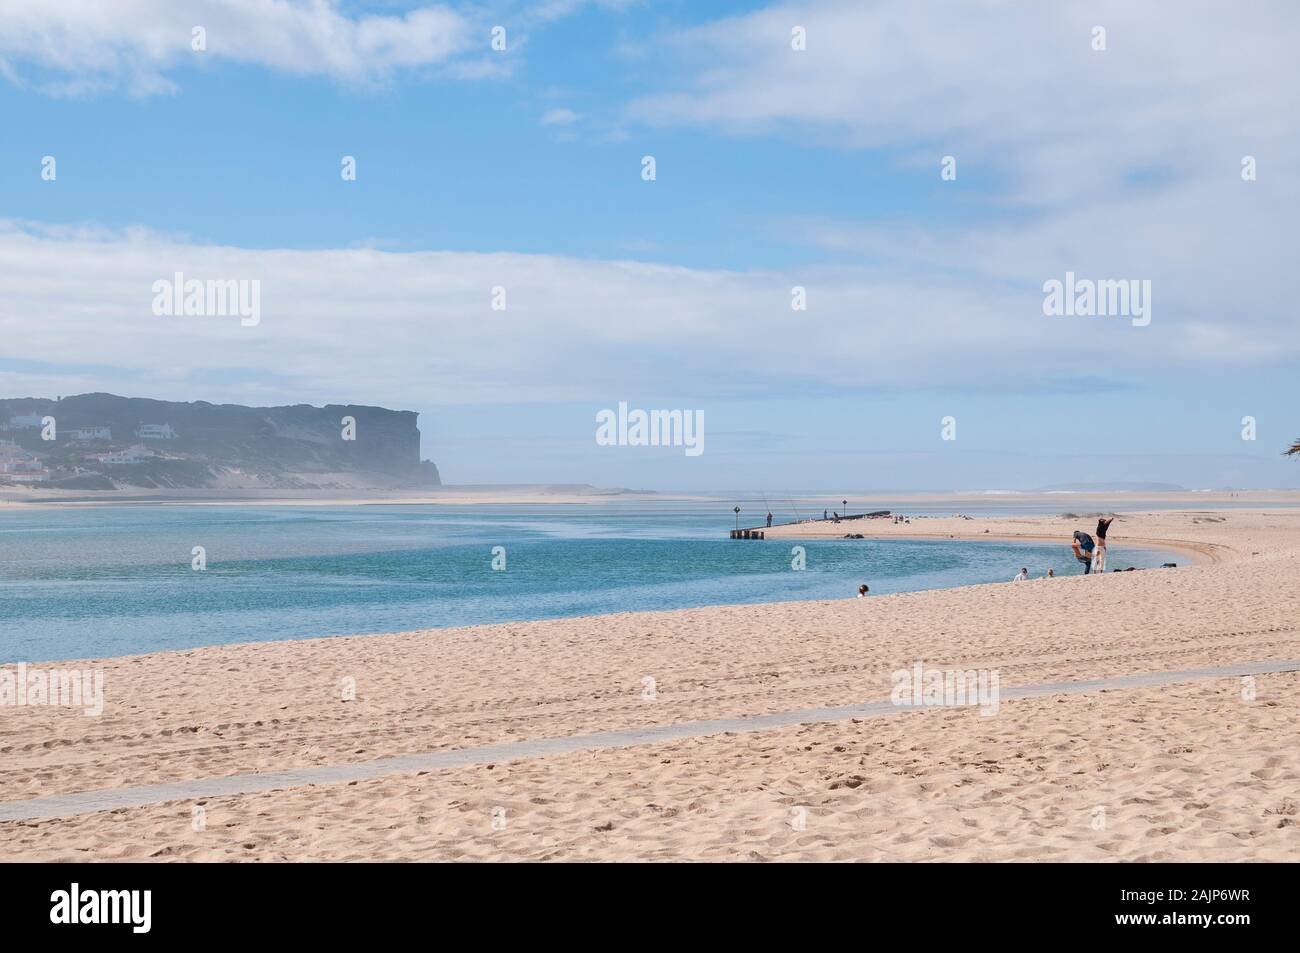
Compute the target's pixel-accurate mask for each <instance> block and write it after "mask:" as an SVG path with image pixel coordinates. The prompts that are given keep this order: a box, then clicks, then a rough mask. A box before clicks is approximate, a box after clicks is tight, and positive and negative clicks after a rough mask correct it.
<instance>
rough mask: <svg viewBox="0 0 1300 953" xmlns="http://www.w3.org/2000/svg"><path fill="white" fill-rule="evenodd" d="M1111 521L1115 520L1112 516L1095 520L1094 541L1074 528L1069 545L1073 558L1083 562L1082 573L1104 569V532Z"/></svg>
mask: <svg viewBox="0 0 1300 953" xmlns="http://www.w3.org/2000/svg"><path fill="white" fill-rule="evenodd" d="M1113 522H1115V517H1113V516H1112V517H1110V518H1109V519H1107V518H1105V517H1102V518H1101V519H1099V520H1097V539H1096V540H1095V541H1094V540H1093V538H1092V537H1091V536H1089V535H1088V534H1087V533H1085V532H1082V531H1081V530H1077V529H1076V530H1075V531H1074V542H1073V543H1071V544H1070V545H1071V548H1073V549H1074V558H1075V559H1077V560H1079V562H1081V563H1083V574H1084V575H1085V576H1087V575H1089V574H1090V573H1093V572H1105V571H1106V532H1107V530H1109V529H1110V524H1111V523H1113Z"/></svg>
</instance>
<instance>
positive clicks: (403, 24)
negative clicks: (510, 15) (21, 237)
mask: <svg viewBox="0 0 1300 953" xmlns="http://www.w3.org/2000/svg"><path fill="white" fill-rule="evenodd" d="M195 27H202V28H203V29H204V30H205V31H206V45H207V49H206V50H205V51H195V50H194V49H192V46H191V42H192V36H193V34H192V31H193V30H194V28H195ZM469 34H470V30H469V26H468V24H467V21H466V20H465V18H463V17H462V16H461V15H460V14H458V13H456V12H455V11H453V10H450V9H448V8H447V7H444V6H424V7H421V8H418V9H414V10H411V11H409V12H407V13H404V14H401V15H388V16H356V17H350V16H347V15H346V14H344V13H343V12H342V11H341V10H340V5H339V3H338V0H114V2H112V3H105V2H102V0H58V2H48V3H22V4H4V5H2V6H0V60H3V61H5V62H6V66H5V68H4V70H3V72H4V73H5V75H6V76H7V77H9V78H10V79H11V81H13V80H16V81H19V82H23V83H26V84H30V85H33V86H36V87H37V88H39V89H41V90H43V91H45V92H49V93H54V94H60V93H63V94H68V93H82V92H89V91H95V90H97V89H103V88H109V87H113V86H116V85H118V84H126V85H128V86H129V87H130V89H131V90H132V92H134V93H136V94H138V95H149V94H152V93H157V92H165V91H168V90H171V89H174V88H175V86H174V83H173V81H172V80H171V79H169V78H168V75H167V73H168V71H170V70H173V69H175V68H176V67H179V66H182V65H184V64H197V65H200V66H201V65H204V64H206V63H208V62H211V61H215V60H230V61H234V62H238V63H251V64H257V65H259V66H264V67H267V68H269V69H273V70H277V71H280V72H286V73H292V74H299V75H322V76H329V77H332V78H334V79H337V80H340V81H346V82H375V81H378V80H382V79H384V78H385V77H387V76H388V75H390V74H392V73H393V72H395V71H397V70H403V69H411V68H417V67H429V66H435V65H438V64H443V63H446V62H447V61H448V60H449V59H451V58H452V57H453V56H454V55H455V54H457V53H459V52H462V51H463V50H465V49H466V48H467V46H468V45H469V43H470V40H471V37H470V35H469ZM486 44H487V40H486V38H484V40H483V47H484V48H485V49H486ZM33 67H34V68H35V69H33ZM33 74H34V75H33Z"/></svg>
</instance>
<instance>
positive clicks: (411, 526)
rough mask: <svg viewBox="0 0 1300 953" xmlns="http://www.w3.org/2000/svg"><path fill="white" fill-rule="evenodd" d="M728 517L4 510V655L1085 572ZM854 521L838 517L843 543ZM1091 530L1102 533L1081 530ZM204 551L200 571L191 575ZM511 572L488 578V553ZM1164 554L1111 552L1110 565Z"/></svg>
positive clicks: (722, 510) (81, 654)
mask: <svg viewBox="0 0 1300 953" xmlns="http://www.w3.org/2000/svg"><path fill="white" fill-rule="evenodd" d="M733 525H734V517H733V515H732V514H731V512H730V508H729V507H720V506H719V505H718V504H716V503H709V504H652V505H647V504H636V505H632V504H622V505H619V504H611V505H599V506H593V505H585V506H474V507H460V506H454V507H453V506H353V507H318V506H304V507H292V506H288V507H262V506H255V507H235V506H214V507H197V506H196V507H174V506H167V507H95V508H86V509H45V510H23V509H21V508H18V507H9V508H6V509H5V510H3V511H0V662H15V661H20V660H26V661H40V660H49V659H60V658H93V657H105V656H111V655H127V654H135V653H140V652H153V651H159V650H166V649H186V648H192V647H194V646H199V645H216V644H222V643H229V642H256V641H268V640H276V639H296V638H308V637H315V636H322V635H339V634H355V633H366V632H391V631H397V630H403V629H417V628H434V627H442V626H453V625H465V624H471V623H481V622H502V621H509V620H519V619H546V618H555V617H561V616H574V615H587V614H592V613H602V612H622V611H628V610H639V609H675V608H684V607H690V606H702V605H713V604H723V603H760V602H777V601H784V600H792V599H837V598H846V597H850V596H852V595H854V594H855V592H856V590H857V587H858V584H859V583H861V582H866V583H868V584H869V585H870V586H871V591H872V593H873V594H883V593H889V592H899V591H904V590H919V589H933V588H940V587H945V586H958V585H967V584H970V583H983V582H1005V581H1007V580H1009V579H1010V578H1011V577H1012V575H1014V574H1015V573H1016V572H1017V571H1018V570H1019V568H1020V567H1021V566H1027V567H1029V569H1030V572H1031V575H1034V576H1040V575H1043V574H1044V573H1045V572H1046V571H1047V569H1048V567H1053V568H1055V570H1056V572H1057V573H1058V574H1075V573H1078V572H1079V568H1078V565H1079V564H1078V563H1076V562H1075V560H1074V559H1073V557H1072V556H1071V554H1070V549H1069V546H1068V545H1067V541H1066V540H1062V541H1061V543H1060V544H1059V545H1054V544H1036V543H1035V544H1031V543H999V542H991V541H990V542H963V541H954V540H933V541H931V540H917V541H903V540H889V541H875V540H826V541H802V542H799V543H798V545H802V546H804V547H805V548H806V551H807V568H806V570H805V571H803V572H795V571H793V570H792V569H791V558H792V557H791V547H792V546H793V545H795V543H794V542H792V541H788V540H787V541H776V540H766V541H761V542H760V541H733V540H730V539H728V538H727V530H728V529H730V528H731V527H732V526H733ZM851 527H852V524H846V529H845V532H849V531H850V530H851ZM1083 528H1085V529H1090V527H1083ZM196 546H202V547H204V548H205V550H206V555H207V570H206V571H203V572H196V571H194V570H193V569H191V561H192V558H193V557H192V555H191V553H192V551H193V549H194V547H196ZM495 546H504V547H505V550H506V568H505V570H504V571H494V570H493V568H492V549H493V547H495ZM1169 558H1173V557H1169V556H1168V555H1167V554H1164V553H1160V552H1155V551H1150V550H1138V549H1128V548H1126V547H1124V546H1123V544H1122V541H1117V542H1115V543H1113V544H1112V547H1111V556H1110V565H1111V567H1117V566H1129V565H1133V566H1138V567H1150V566H1158V565H1160V563H1161V562H1164V561H1166V560H1167V559H1169Z"/></svg>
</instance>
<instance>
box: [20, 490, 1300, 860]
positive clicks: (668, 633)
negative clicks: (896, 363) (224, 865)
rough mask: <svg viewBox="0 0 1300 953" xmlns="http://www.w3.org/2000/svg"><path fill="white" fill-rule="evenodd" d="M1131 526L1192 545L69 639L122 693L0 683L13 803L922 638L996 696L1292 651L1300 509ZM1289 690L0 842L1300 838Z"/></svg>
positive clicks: (863, 851)
mask: <svg viewBox="0 0 1300 953" xmlns="http://www.w3.org/2000/svg"><path fill="white" fill-rule="evenodd" d="M1092 524H1095V518H1094V519H1091V520H1089V519H1084V518H1079V519H1073V520H1070V519H1064V518H1061V517H1042V518H1038V517H998V518H985V519H980V518H976V519H962V518H914V519H912V521H911V523H910V524H906V525H900V524H894V523H892V522H890V521H888V520H874V521H868V520H860V521H852V522H845V523H841V524H829V523H812V524H799V525H796V526H789V527H775V528H773V529H772V530H771V531H770V534H769V538H781V537H787V536H788V537H790V538H791V539H792V545H793V544H794V542H796V541H797V539H798V538H809V537H814V536H817V535H838V536H843V535H844V534H846V533H859V532H860V533H863V534H864V535H866V536H886V535H898V536H910V537H941V538H946V537H948V536H952V537H958V538H976V539H978V538H986V539H991V538H1016V539H1052V540H1056V541H1060V542H1061V545H1062V546H1065V545H1066V543H1067V541H1068V538H1069V532H1070V530H1072V529H1076V528H1078V529H1085V530H1091V527H1092ZM1111 537H1112V542H1111V557H1110V566H1111V568H1123V566H1124V565H1125V563H1124V560H1123V549H1124V546H1125V545H1132V546H1141V547H1151V546H1157V547H1163V548H1167V549H1169V550H1170V551H1171V552H1173V553H1176V554H1178V555H1175V556H1173V557H1171V558H1173V559H1175V560H1176V561H1178V562H1179V563H1180V566H1179V568H1177V569H1153V570H1145V571H1141V572H1132V573H1107V574H1105V575H1104V576H1090V577H1084V576H1068V577H1058V578H1055V579H1041V578H1032V579H1031V580H1029V581H1027V582H1021V583H1003V584H992V585H982V586H969V587H964V588H959V589H948V590H936V591H929V592H922V593H903V594H897V595H890V596H883V597H872V598H867V599H856V598H846V599H843V600H835V601H826V602H787V603H775V604H770V605H759V606H716V607H710V608H702V609H690V610H680V611H674V612H662V613H625V614H619V615H610V616H599V617H584V618H577V619H562V620H554V621H543V622H526V623H508V624H499V625H490V626H476V627H470V628H461V629H442V630H427V631H416V632H406V633H395V634H390V635H379V636H365V637H346V638H331V639H316V640H307V641H292V642H276V643H263V644H250V645H236V646H221V647H212V648H203V649H197V650H193V651H184V652H174V653H157V654H152V655H142V656H133V657H125V658H116V659H106V660H97V661H96V660H92V661H87V662H82V663H75V664H77V665H80V666H82V667H102V668H103V670H104V677H105V708H104V712H103V714H102V715H101V716H99V717H94V718H91V717H86V716H84V715H83V714H82V713H81V712H79V711H68V710H62V709H54V708H49V707H39V706H28V707H18V708H14V707H8V708H4V709H0V719H2V720H0V754H3V756H4V757H3V759H0V807H8V808H11V809H16V810H19V812H20V813H21V807H22V802H27V801H34V799H41V798H52V797H57V796H59V795H67V794H74V793H78V792H91V791H110V792H111V791H118V792H129V791H131V790H132V789H134V788H138V787H140V786H142V785H153V784H164V783H184V782H187V781H193V780H195V779H209V778H232V779H238V778H246V777H250V776H255V775H258V774H268V773H271V772H279V771H285V770H290V769H309V768H318V767H323V766H334V765H342V766H346V765H356V764H364V763H366V762H370V761H374V760H376V759H380V758H385V757H390V756H395V755H418V754H423V753H429V752H451V751H462V750H464V751H469V750H472V749H475V748H478V747H481V746H489V745H501V744H507V743H513V742H526V741H539V740H543V739H557V738H568V737H572V736H575V735H587V734H594V733H600V732H608V731H611V730H616V729H646V728H653V727H655V726H667V725H680V724H683V723H689V722H695V721H701V720H705V719H721V718H743V717H745V716H755V715H763V714H769V713H780V712H797V711H801V710H804V709H814V708H829V707H837V706H849V705H855V704H863V703H887V702H889V701H890V696H891V675H892V673H894V672H896V671H898V670H901V669H908V668H910V667H912V666H913V665H915V664H916V663H918V662H920V663H924V665H925V666H927V667H930V668H937V669H960V670H963V671H965V670H984V671H994V672H996V673H997V675H998V678H999V683H1000V685H1001V688H1002V690H1003V691H1008V690H1010V689H1013V688H1015V687H1017V686H1041V685H1050V684H1053V683H1068V682H1080V681H1085V680H1095V679H1107V678H1114V677H1120V676H1128V675H1134V674H1139V673H1151V672H1186V671H1192V670H1202V669H1208V668H1212V667H1216V666H1229V665H1236V664H1245V663H1257V662H1270V661H1271V662H1277V661H1285V660H1292V659H1300V510H1285V509H1278V510H1267V509H1222V510H1213V509H1210V508H1206V509H1197V510H1181V511H1162V512H1151V513H1127V512H1122V511H1121V512H1120V515H1119V518H1118V519H1117V520H1116V522H1115V524H1114V526H1113V527H1112V530H1111ZM737 545H745V544H744V543H737ZM865 545H870V543H869V541H868V542H866V543H865ZM1190 562H1194V563H1195V564H1194V565H1184V563H1190ZM1029 568H1030V571H1031V576H1037V575H1041V573H1039V572H1037V571H1036V569H1035V567H1029ZM1018 569H1019V567H1017V566H1008V567H1007V578H1008V579H1010V578H1011V576H1012V575H1013V574H1014V573H1015V572H1016V571H1017V570H1018ZM863 581H867V582H869V581H870V580H869V579H868V580H863ZM851 582H854V583H856V580H853V581H851ZM852 588H855V586H854V587H849V586H848V585H846V596H847V595H850V594H851V592H852ZM57 664H58V666H62V667H73V666H74V663H57ZM50 667H56V666H50ZM1297 703H1300V674H1297V673H1295V672H1288V671H1284V672H1276V673H1272V674H1261V675H1258V676H1254V677H1246V678H1243V677H1241V676H1231V677H1210V676H1203V677H1197V678H1188V679H1187V680H1184V681H1179V682H1177V683H1175V684H1168V685H1163V686H1156V687H1144V688H1123V689H1114V690H1103V689H1097V690H1095V691H1086V692H1079V693H1064V692H1061V693H1056V694H1045V695H1041V696H1038V697H1032V698H1021V699H1011V700H1006V701H1004V702H1003V703H1002V704H1001V705H1000V706H999V707H998V710H997V713H996V714H991V715H990V714H981V712H980V711H979V710H978V709H976V708H975V707H971V706H951V705H948V706H932V707H920V708H910V709H902V710H899V711H898V712H897V713H896V714H889V715H884V716H880V717H861V718H848V717H845V718H836V719H834V720H815V719H814V720H812V721H810V723H806V724H793V725H788V726H784V727H779V728H771V729H763V730H753V731H735V730H724V731H702V732H701V733H699V734H691V735H689V736H687V737H677V738H672V739H668V740H663V741H648V742H646V743H644V744H626V745H621V746H618V747H612V746H604V747H595V748H591V749H588V750H579V751H569V752H567V753H560V754H541V755H537V756H531V757H520V758H515V759H509V760H501V761H500V762H492V763H476V764H466V765H463V766H460V767H447V768H440V769H437V770H428V771H394V772H393V773H391V774H385V775H383V776H381V777H371V778H364V779H356V780H351V781H346V780H344V781H339V782H337V783H311V784H299V785H286V786H285V787H283V788H278V789H275V790H270V791H256V792H252V793H242V794H241V793H235V794H228V795H223V796H200V797H181V798H172V799H169V800H167V801H164V802H160V803H147V804H141V805H138V806H132V807H126V808H118V809H116V810H96V811H90V812H78V811H72V810H69V811H68V812H66V813H65V815H64V816H58V817H43V818H39V819H26V820H10V821H6V822H3V823H0V845H2V846H3V849H4V856H5V857H6V858H8V859H11V860H18V859H22V860H102V859H141V860H144V859H174V860H304V859H320V860H323V859H391V860H457V859H479V860H488V859H509V860H542V859H580V860H627V859H644V860H671V859H687V860H691V859H717V860H723V859H726V860H950V861H961V860H1024V859H1031V860H1034V859H1037V860H1230V861H1238V860H1294V859H1296V858H1297V857H1300V753H1297V751H1298V749H1297V745H1296V740H1297V728H1296V720H1295V711H1296V705H1297Z"/></svg>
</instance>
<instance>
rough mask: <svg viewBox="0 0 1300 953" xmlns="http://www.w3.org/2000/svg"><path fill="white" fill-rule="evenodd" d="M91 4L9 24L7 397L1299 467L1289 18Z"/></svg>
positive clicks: (771, 442) (652, 455)
mask: <svg viewBox="0 0 1300 953" xmlns="http://www.w3.org/2000/svg"><path fill="white" fill-rule="evenodd" d="M86 3H89V0H84V2H83V0H59V2H55V3H50V4H45V5H35V4H32V5H24V6H25V7H30V9H22V10H18V11H13V10H8V9H7V10H6V11H4V12H0V116H3V117H4V121H3V122H2V123H0V282H3V287H0V302H4V303H3V304H0V331H2V332H3V335H2V336H0V392H2V393H3V394H4V395H5V396H27V395H34V396H53V395H54V394H66V393H74V392H80V391H86V390H108V391H113V392H116V393H124V394H128V395H132V396H152V397H162V398H168V399H205V400H211V401H215V402H223V401H232V402H244V403H297V402H312V403H318V404H319V403H325V402H356V403H373V404H382V405H384V406H390V407H401V408H405V409H414V410H418V411H420V412H421V414H422V429H423V431H424V434H425V452H426V454H427V455H428V456H430V457H432V458H433V459H435V460H436V461H437V462H438V463H439V465H440V467H441V468H442V470H443V473H444V478H445V479H448V480H450V481H454V482H492V483H501V482H546V481H554V482H591V483H597V484H600V485H620V486H632V487H638V488H656V489H705V488H723V487H726V488H749V489H762V488H763V487H764V486H771V487H781V488H785V489H790V490H795V491H798V490H818V491H820V490H832V489H833V488H835V487H840V486H843V487H845V488H846V489H848V490H855V491H866V490H873V489H874V490H903V489H975V488H1026V489H1027V488H1033V487H1038V486H1043V485H1047V484H1059V483H1076V482H1077V483H1099V482H1118V481H1162V482H1173V483H1181V484H1183V485H1186V486H1189V487H1221V486H1243V487H1264V486H1272V487H1276V486H1300V467H1297V466H1296V465H1295V464H1294V462H1293V461H1284V460H1282V459H1280V457H1279V451H1280V450H1281V449H1282V448H1283V447H1284V446H1285V445H1286V444H1287V443H1289V442H1290V440H1292V439H1293V438H1294V437H1295V436H1296V435H1297V433H1300V413H1298V412H1297V403H1296V400H1295V382H1296V374H1295V371H1296V368H1297V359H1298V357H1300V330H1298V328H1297V322H1296V321H1295V318H1294V297H1295V296H1294V292H1293V290H1292V289H1291V288H1290V286H1289V283H1288V279H1289V276H1290V274H1291V273H1292V272H1293V270H1294V255H1293V253H1292V252H1291V250H1290V247H1291V241H1292V239H1291V232H1292V230H1293V222H1294V219H1295V215H1296V212H1297V211H1300V209H1298V208H1297V204H1298V203H1297V187H1296V185H1295V183H1294V181H1292V179H1293V178H1294V177H1293V176H1291V175H1290V171H1289V170H1291V169H1294V168H1295V165H1294V163H1295V161H1296V160H1297V159H1300V135H1297V129H1296V120H1295V115H1296V111H1295V108H1294V107H1295V101H1294V98H1295V90H1296V89H1297V88H1300V83H1297V79H1298V78H1300V77H1297V75H1296V74H1297V68H1296V66H1295V65H1294V58H1293V57H1292V56H1290V55H1289V50H1290V48H1291V44H1292V43H1293V42H1294V40H1295V39H1296V27H1297V25H1298V20H1300V14H1297V12H1296V11H1295V10H1293V9H1292V7H1291V6H1290V5H1288V4H1284V3H1280V2H1278V3H1269V2H1255V3H1248V4H1246V5H1245V6H1244V7H1242V9H1241V11H1240V12H1239V13H1234V12H1227V11H1224V10H1223V9H1221V8H1219V7H1217V6H1215V5H1213V4H1208V3H1204V4H1199V3H1192V4H1173V3H1152V4H1145V5H1142V6H1141V9H1138V10H1133V9H1130V8H1131V6H1132V5H1131V4H1123V3H1108V2H1102V3H1094V4H1071V3H1065V4H1059V5H1049V7H1047V8H1045V7H1044V6H1043V5H1041V4H1031V3H1025V4H981V3H978V2H976V3H968V4H957V3H943V2H939V3H935V4H928V5H923V6H922V7H919V8H918V6H917V5H915V4H908V3H904V2H902V0H879V2H868V3H847V2H841V3H836V2H814V3H803V4H796V5H790V6H785V5H781V4H750V3H730V4H714V3H711V4H707V5H701V4H689V3H671V2H670V3H650V2H646V3H636V2H629V3H614V2H610V3H582V2H578V0H574V2H557V3H550V4H541V5H539V4H531V5H524V4H519V5H509V4H498V5H493V4H486V5H473V6H456V5H454V4H453V5H441V6H440V5H430V4H423V3H369V4H366V3H344V4H308V3H297V2H288V3H278V4H275V3H270V2H269V0H268V2H267V3H265V4H259V3H243V4H231V3H228V2H222V0H193V2H171V3H163V2H162V0H157V2H154V0H141V2H140V3H138V4H136V5H134V7H132V8H130V9H129V10H128V11H120V12H119V13H118V14H117V19H116V20H115V19H114V17H113V16H108V17H102V16H101V17H91V16H87V15H86V9H83V7H85V4H86ZM133 18H134V19H133ZM198 24H205V25H206V26H205V29H206V30H207V31H208V32H207V38H208V49H207V50H204V51H198V52H196V51H194V50H192V49H191V48H190V37H191V27H192V26H193V25H198ZM1099 24H1104V25H1105V29H1106V49H1104V50H1098V49H1095V48H1094V46H1095V36H1094V33H1093V30H1094V27H1095V26H1097V25H1099ZM495 25H504V26H505V28H506V30H507V46H508V48H507V50H506V51H505V52H494V51H492V50H491V49H490V46H489V41H490V32H491V28H492V27H493V26H495ZM795 27H803V28H804V30H805V32H806V36H807V49H805V50H800V51H796V50H792V49H791V47H790V36H791V30H792V29H793V28H795ZM47 155H48V156H54V157H55V158H56V160H57V178H56V179H55V180H54V181H46V180H43V179H42V178H41V175H40V171H41V161H42V157H44V156H47ZM345 155H351V156H355V157H356V161H357V169H358V175H357V179H356V181H354V182H344V181H342V180H341V177H340V175H339V169H340V160H341V157H342V156H345ZM644 155H653V156H654V157H655V160H656V164H657V177H656V179H655V181H653V182H647V181H644V180H643V179H642V178H641V175H640V164H641V157H642V156H644ZM944 155H953V156H955V157H956V159H957V168H958V175H957V178H956V180H955V181H944V180H942V179H941V177H940V175H939V170H940V160H941V158H942V157H943V156H944ZM1246 155H1251V156H1254V157H1255V158H1256V159H1257V162H1258V169H1259V174H1258V178H1257V179H1256V180H1254V181H1244V180H1243V179H1242V176H1241V174H1240V168H1241V160H1242V157H1243V156H1246ZM176 270H184V271H185V272H186V273H187V274H188V275H193V276H201V277H211V278H223V279H224V278H249V279H257V280H259V281H261V283H262V287H263V296H264V304H263V315H264V318H263V321H262V322H261V324H260V325H259V326H258V327H257V328H240V327H239V323H238V321H235V322H233V323H232V322H229V321H227V322H225V323H222V320H221V319H219V318H203V319H200V320H199V322H198V323H194V322H193V321H191V323H188V324H187V323H185V319H160V318H158V317H156V316H154V315H153V314H151V313H150V312H149V300H150V296H149V293H148V289H149V287H150V284H151V283H152V281H153V280H154V279H156V278H159V277H164V276H170V275H171V274H172V273H173V272H174V271H176ZM1067 270H1071V271H1074V272H1077V273H1078V274H1079V275H1081V276H1088V277H1094V278H1098V279H1101V278H1112V279H1124V280H1128V279H1134V280H1142V279H1145V280H1150V281H1151V282H1152V286H1153V289H1154V291H1153V308H1152V321H1151V324H1150V325H1149V326H1146V327H1135V326H1133V325H1132V324H1131V323H1130V322H1129V321H1128V320H1127V319H1126V318H1123V317H1095V318H1084V317H1048V316H1045V315H1044V314H1043V312H1042V308H1041V305H1042V301H1043V291H1042V284H1043V282H1044V281H1046V280H1049V279H1052V278H1061V277H1062V276H1063V275H1064V273H1065V272H1066V271H1067ZM794 285H800V286H803V287H806V288H807V294H808V300H809V307H808V310H807V311H806V312H796V311H792V310H791V308H790V289H791V287H792V286H794ZM494 286H502V287H505V288H506V289H507V291H508V294H509V301H510V304H509V306H508V308H507V310H506V311H505V312H493V311H492V310H490V309H489V308H488V307H487V302H488V297H489V290H490V289H491V288H492V287H494ZM624 400H625V401H628V402H629V403H631V404H632V405H633V406H643V407H671V408H682V409H699V410H702V411H703V412H704V414H705V420H706V434H707V449H706V452H705V453H704V454H703V455H701V456H699V457H693V458H687V457H686V456H684V455H683V454H682V453H681V452H680V450H677V451H669V450H656V449H651V448H634V447H600V446H597V445H596V443H595V441H594V439H593V434H594V415H595V413H596V411H597V410H600V409H602V408H606V407H613V406H615V405H616V404H617V403H618V402H619V401H624ZM946 415H953V416H955V417H956V418H957V420H958V439H956V440H955V441H941V440H940V439H939V432H940V418H941V417H943V416H946ZM1246 415H1251V416H1253V417H1255V418H1256V420H1257V426H1258V439H1256V440H1255V441H1244V440H1242V439H1241V430H1242V425H1241V419H1242V417H1243V416H1246Z"/></svg>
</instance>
